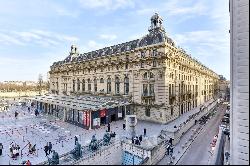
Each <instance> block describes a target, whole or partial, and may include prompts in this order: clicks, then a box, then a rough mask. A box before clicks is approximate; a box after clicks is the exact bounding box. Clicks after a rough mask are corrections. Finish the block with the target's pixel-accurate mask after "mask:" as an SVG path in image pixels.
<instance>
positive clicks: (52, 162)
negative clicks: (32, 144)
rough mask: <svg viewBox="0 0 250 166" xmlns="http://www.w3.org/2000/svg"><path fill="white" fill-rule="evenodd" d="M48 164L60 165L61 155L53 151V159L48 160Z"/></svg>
mask: <svg viewBox="0 0 250 166" xmlns="http://www.w3.org/2000/svg"><path fill="white" fill-rule="evenodd" d="M48 162H49V165H57V164H59V155H58V153H57V152H56V151H55V150H53V151H52V158H48Z"/></svg>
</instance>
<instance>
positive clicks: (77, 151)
mask: <svg viewBox="0 0 250 166" xmlns="http://www.w3.org/2000/svg"><path fill="white" fill-rule="evenodd" d="M70 153H71V154H73V157H74V159H77V160H78V159H79V158H81V157H82V146H81V144H80V143H79V142H78V141H77V142H76V145H75V148H74V149H73V150H72V151H71V152H70Z"/></svg>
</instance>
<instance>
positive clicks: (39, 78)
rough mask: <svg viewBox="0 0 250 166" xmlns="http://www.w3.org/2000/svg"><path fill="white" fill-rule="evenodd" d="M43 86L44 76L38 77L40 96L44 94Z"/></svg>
mask: <svg viewBox="0 0 250 166" xmlns="http://www.w3.org/2000/svg"><path fill="white" fill-rule="evenodd" d="M42 85H43V76H42V74H39V75H38V82H37V89H38V91H39V95H41V93H42Z"/></svg>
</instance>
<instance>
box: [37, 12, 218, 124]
mask: <svg viewBox="0 0 250 166" xmlns="http://www.w3.org/2000/svg"><path fill="white" fill-rule="evenodd" d="M162 22H163V20H162V18H161V17H160V16H159V15H158V14H157V13H156V14H154V15H153V16H152V17H151V26H150V27H149V29H148V31H149V32H148V34H147V35H145V36H143V37H142V38H140V39H136V40H132V41H129V42H126V43H121V44H117V45H113V46H109V47H105V48H102V49H99V50H95V51H91V52H87V53H79V52H78V49H77V47H76V46H75V45H72V46H71V50H70V54H69V55H68V56H67V57H66V58H65V59H64V60H62V61H59V62H55V63H53V65H52V66H51V70H50V71H49V74H50V93H51V95H47V96H42V97H37V98H36V99H35V100H36V101H37V106H38V107H40V108H41V109H44V110H45V111H46V112H48V113H51V114H54V115H56V116H59V117H61V118H63V119H64V120H65V121H69V122H74V123H76V124H79V125H81V126H83V127H85V128H89V127H90V128H95V127H96V126H97V127H99V126H100V125H101V124H106V123H109V122H111V121H114V120H119V119H123V118H124V117H125V116H126V114H136V115H137V118H138V119H141V120H148V121H154V122H159V123H167V122H169V121H172V120H174V119H176V118H177V117H179V116H180V115H182V114H183V113H185V112H187V111H189V110H191V109H193V108H195V107H197V106H199V105H201V104H203V103H204V102H206V101H207V100H210V99H212V98H214V97H215V93H216V90H217V82H218V79H219V76H218V75H217V74H216V73H215V72H213V71H212V70H210V69H208V68H207V67H205V66H204V65H203V64H201V63H200V62H199V61H197V60H196V59H194V58H192V57H191V56H190V55H188V54H187V53H186V52H185V51H184V50H183V49H181V48H179V47H176V46H175V43H174V42H173V40H172V39H171V38H169V37H168V36H167V34H166V32H165V29H164V28H163V25H162ZM54 112H55V113H54Z"/></svg>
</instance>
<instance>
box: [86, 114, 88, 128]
mask: <svg viewBox="0 0 250 166" xmlns="http://www.w3.org/2000/svg"><path fill="white" fill-rule="evenodd" d="M86 126H89V112H86Z"/></svg>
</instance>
